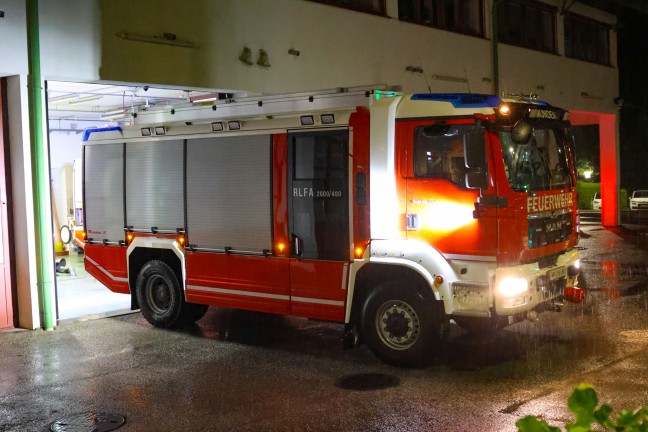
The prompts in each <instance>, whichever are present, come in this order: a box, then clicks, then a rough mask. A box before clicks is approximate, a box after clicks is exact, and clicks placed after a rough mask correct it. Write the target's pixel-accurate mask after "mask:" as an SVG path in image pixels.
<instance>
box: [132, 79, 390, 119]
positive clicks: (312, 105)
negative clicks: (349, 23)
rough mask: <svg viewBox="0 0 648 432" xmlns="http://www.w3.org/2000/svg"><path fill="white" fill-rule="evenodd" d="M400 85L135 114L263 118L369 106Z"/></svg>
mask: <svg viewBox="0 0 648 432" xmlns="http://www.w3.org/2000/svg"><path fill="white" fill-rule="evenodd" d="M399 92H400V86H396V87H394V86H388V85H386V84H380V85H374V86H364V87H338V88H335V89H330V90H321V91H314V92H301V93H286V94H274V95H264V96H251V97H243V98H230V99H222V100H217V101H214V102H213V103H210V104H208V105H206V104H204V103H203V104H200V105H193V104H192V105H184V106H176V107H172V106H167V107H164V108H161V109H154V110H147V111H142V112H139V113H137V116H134V121H133V123H134V124H135V125H140V126H141V125H147V124H160V123H187V122H199V121H201V120H204V121H213V120H218V119H240V118H255V117H258V118H263V117H270V116H279V115H282V114H289V113H295V112H318V111H330V110H336V109H345V108H348V109H353V108H355V107H358V106H369V104H370V103H371V100H372V98H371V97H370V96H374V97H376V98H378V97H381V96H385V97H388V96H394V95H397V94H399Z"/></svg>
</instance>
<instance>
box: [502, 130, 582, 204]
mask: <svg viewBox="0 0 648 432" xmlns="http://www.w3.org/2000/svg"><path fill="white" fill-rule="evenodd" d="M499 136H500V142H501V145H502V154H503V155H504V167H505V169H506V176H507V178H508V182H509V185H510V186H511V189H513V190H514V191H517V192H530V191H539V190H551V189H560V188H564V187H571V186H572V177H571V175H570V171H569V161H568V158H567V145H566V142H565V140H564V139H562V138H561V137H562V136H563V135H562V133H561V132H559V131H557V130H555V129H534V130H533V135H532V136H531V139H530V140H529V142H527V143H526V144H516V143H515V142H513V140H512V139H511V133H510V132H499Z"/></svg>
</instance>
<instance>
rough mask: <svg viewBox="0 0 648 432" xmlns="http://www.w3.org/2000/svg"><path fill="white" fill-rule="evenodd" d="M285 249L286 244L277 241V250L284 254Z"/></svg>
mask: <svg viewBox="0 0 648 432" xmlns="http://www.w3.org/2000/svg"><path fill="white" fill-rule="evenodd" d="M285 249H286V245H285V244H283V243H281V242H280V243H277V250H278V251H279V253H280V254H282V253H283V252H284V250H285Z"/></svg>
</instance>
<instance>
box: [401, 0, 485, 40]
mask: <svg viewBox="0 0 648 432" xmlns="http://www.w3.org/2000/svg"><path fill="white" fill-rule="evenodd" d="M483 5H484V2H483V0H399V1H398V17H399V18H400V19H401V20H403V21H409V22H413V23H417V24H425V25H429V26H432V27H438V28H441V29H444V30H450V31H453V32H457V33H465V34H469V35H475V36H483V35H484V7H483Z"/></svg>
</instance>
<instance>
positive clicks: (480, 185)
mask: <svg viewBox="0 0 648 432" xmlns="http://www.w3.org/2000/svg"><path fill="white" fill-rule="evenodd" d="M487 186H488V176H487V175H486V173H485V172H484V171H482V170H480V169H472V170H470V171H468V172H467V173H466V187H467V188H468V189H486V187H487Z"/></svg>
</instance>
